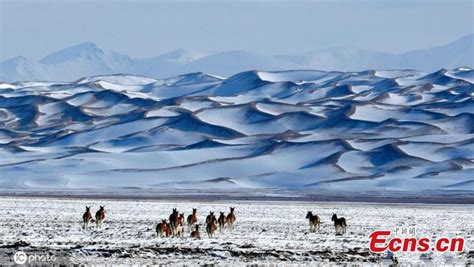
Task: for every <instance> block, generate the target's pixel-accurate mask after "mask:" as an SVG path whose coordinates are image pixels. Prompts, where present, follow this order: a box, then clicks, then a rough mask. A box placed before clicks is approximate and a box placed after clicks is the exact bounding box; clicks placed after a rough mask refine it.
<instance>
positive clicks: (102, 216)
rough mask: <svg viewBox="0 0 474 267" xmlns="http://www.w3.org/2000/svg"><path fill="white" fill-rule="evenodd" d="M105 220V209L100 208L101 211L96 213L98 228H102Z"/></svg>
mask: <svg viewBox="0 0 474 267" xmlns="http://www.w3.org/2000/svg"><path fill="white" fill-rule="evenodd" d="M104 220H105V208H104V206H100V209H99V210H98V211H97V212H96V213H95V223H96V228H102V223H103V222H104Z"/></svg>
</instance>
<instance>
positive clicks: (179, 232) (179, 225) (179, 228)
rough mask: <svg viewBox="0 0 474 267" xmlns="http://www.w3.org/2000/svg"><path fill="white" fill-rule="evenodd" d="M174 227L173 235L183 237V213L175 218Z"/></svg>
mask: <svg viewBox="0 0 474 267" xmlns="http://www.w3.org/2000/svg"><path fill="white" fill-rule="evenodd" d="M177 218H178V219H177V220H176V225H175V235H176V236H179V237H183V234H184V213H180V214H179V215H178V217H177Z"/></svg>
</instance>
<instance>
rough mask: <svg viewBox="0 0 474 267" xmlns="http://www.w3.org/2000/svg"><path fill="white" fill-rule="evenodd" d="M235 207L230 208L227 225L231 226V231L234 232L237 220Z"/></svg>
mask: <svg viewBox="0 0 474 267" xmlns="http://www.w3.org/2000/svg"><path fill="white" fill-rule="evenodd" d="M236 219H237V218H236V217H235V207H230V213H229V214H227V225H228V226H229V229H230V230H234V224H235V220H236Z"/></svg>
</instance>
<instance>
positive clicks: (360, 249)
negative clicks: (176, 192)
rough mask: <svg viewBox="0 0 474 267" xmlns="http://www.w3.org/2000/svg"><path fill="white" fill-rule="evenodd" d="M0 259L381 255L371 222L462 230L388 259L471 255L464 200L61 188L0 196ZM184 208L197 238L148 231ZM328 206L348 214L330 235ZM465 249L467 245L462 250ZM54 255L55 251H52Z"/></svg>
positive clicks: (289, 259)
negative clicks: (454, 242)
mask: <svg viewBox="0 0 474 267" xmlns="http://www.w3.org/2000/svg"><path fill="white" fill-rule="evenodd" d="M86 205H87V206H92V210H93V212H95V211H96V210H97V209H98V207H99V205H103V206H105V209H106V221H105V223H104V227H103V228H102V229H100V230H97V229H95V227H91V228H90V230H88V231H84V230H83V229H82V228H81V220H82V214H83V212H84V209H85V206H86ZM0 206H1V207H2V208H1V209H0V263H3V264H5V263H11V259H12V254H13V253H14V252H16V251H17V250H20V249H21V250H23V251H25V252H27V254H30V255H31V254H34V253H37V254H41V253H43V254H44V253H50V254H52V255H56V256H58V255H60V256H61V257H62V259H66V260H67V261H70V262H74V263H109V264H111V263H141V264H152V263H153V264H159V263H194V264H198V263H200V264H204V263H229V264H230V263H232V264H236V263H245V264H248V263H260V264H265V263H266V264H275V263H279V262H280V263H316V262H360V261H366V262H383V263H392V261H391V260H388V259H384V258H386V257H387V255H385V254H382V255H378V254H372V253H370V252H369V251H368V235H369V234H370V233H371V232H372V231H374V230H386V229H388V230H395V229H396V228H404V227H407V228H412V227H415V228H416V235H417V236H419V237H429V238H439V237H456V236H457V237H464V238H465V239H466V245H465V247H466V249H465V251H464V252H463V253H461V254H457V253H432V252H429V253H425V254H421V253H406V254H396V255H395V257H396V258H397V260H398V262H401V263H404V262H407V263H408V262H409V263H438V264H439V263H446V264H462V265H464V264H466V263H468V261H470V262H471V263H472V260H473V258H472V257H473V254H474V253H473V251H472V250H473V247H472V246H473V241H474V238H473V234H474V232H473V231H474V223H473V222H472V220H471V219H472V218H471V217H472V216H470V215H471V213H472V210H473V206H472V205H420V204H410V205H406V204H404V205H401V204H400V205H397V204H390V205H387V204H363V203H358V204H356V203H336V202H334V203H321V202H291V201H290V202H283V201H280V202H277V201H263V202H257V201H238V202H234V201H197V202H189V201H164V200H163V201H157V200H137V199H135V200H110V199H108V200H107V199H66V198H25V197H1V198H0ZM230 206H233V207H236V216H237V223H236V228H235V230H234V231H233V232H231V231H228V230H226V231H224V232H223V233H218V234H217V236H216V237H215V238H212V239H210V238H208V237H207V235H206V234H205V232H204V227H203V226H202V225H203V222H204V220H205V215H207V214H208V212H209V211H215V212H219V211H225V212H228V210H229V207H230ZM175 207H176V208H178V209H179V210H180V211H182V212H184V213H185V216H187V215H188V214H189V213H190V212H191V210H192V208H197V209H198V221H199V223H200V225H201V228H203V229H202V232H201V234H202V239H201V240H194V239H191V238H190V237H189V231H188V229H186V232H185V237H184V238H158V237H157V236H156V234H155V226H156V224H157V222H159V221H160V220H161V219H165V218H168V216H169V214H170V212H171V210H172V208H175ZM309 210H311V211H313V212H314V213H315V214H318V215H319V216H321V218H322V227H321V232H320V233H309V231H308V223H307V221H306V219H305V216H306V213H307V211H309ZM333 212H337V214H338V215H339V216H344V217H345V218H346V219H347V222H348V228H347V233H346V234H345V235H343V236H336V235H335V233H334V227H333V225H332V222H331V220H330V216H331V215H332V213H333ZM469 251H470V252H469ZM58 257H59V256H58Z"/></svg>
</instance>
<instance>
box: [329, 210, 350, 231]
mask: <svg viewBox="0 0 474 267" xmlns="http://www.w3.org/2000/svg"><path fill="white" fill-rule="evenodd" d="M331 220H332V221H333V222H334V227H335V228H336V235H337V234H341V231H338V230H339V229H342V234H345V233H346V227H347V224H346V218H344V217H341V218H337V215H336V213H334V214H333V215H332V218H331Z"/></svg>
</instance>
